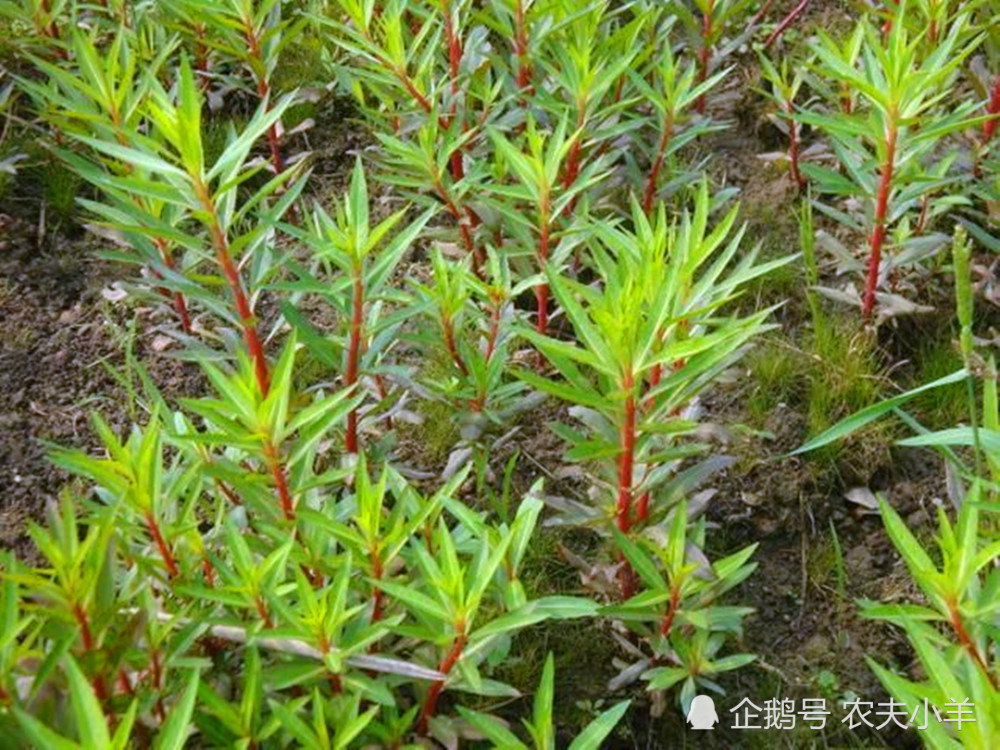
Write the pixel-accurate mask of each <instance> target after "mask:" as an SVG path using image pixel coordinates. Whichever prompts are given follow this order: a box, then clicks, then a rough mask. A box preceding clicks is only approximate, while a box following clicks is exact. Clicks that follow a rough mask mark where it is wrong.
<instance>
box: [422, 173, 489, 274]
mask: <svg viewBox="0 0 1000 750" xmlns="http://www.w3.org/2000/svg"><path fill="white" fill-rule="evenodd" d="M436 169H437V168H436V166H434V165H431V174H432V175H433V178H432V184H433V186H434V192H436V193H437V195H438V197H439V198H440V199H441V202H442V203H444V207H445V210H446V211H447V212H448V213H449V214H451V217H452V218H453V219H454V220H455V222H456V223H457V224H458V234H459V237H460V238H461V240H462V247H463V248H464V250H465V252H466V253H468V254H469V255H471V256H472V260H473V270H474V271H475V273H476V275H477V276H479V275H481V274H482V267H483V263H484V261H485V259H484V258H483V253H482V251H481V250H480V249H479V248H478V247H476V243H475V240H474V238H473V236H472V227H473V224H474V222H475V213H474V212H473V211H472V209H471V208H469V207H467V206H466V207H465V211H464V212H463V211H462V210H461V209H460V208H459V207H458V205H456V203H455V201H454V200H453V199H452V197H451V193H449V192H448V189H447V188H446V187H445V185H444V183H443V182H442V181H441V175H440V174H438V173H437V171H436Z"/></svg>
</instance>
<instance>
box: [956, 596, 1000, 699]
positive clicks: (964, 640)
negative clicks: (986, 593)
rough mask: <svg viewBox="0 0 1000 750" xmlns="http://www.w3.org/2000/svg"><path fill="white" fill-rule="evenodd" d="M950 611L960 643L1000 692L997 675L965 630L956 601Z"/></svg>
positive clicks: (994, 687)
mask: <svg viewBox="0 0 1000 750" xmlns="http://www.w3.org/2000/svg"><path fill="white" fill-rule="evenodd" d="M948 611H949V614H950V617H951V626H952V628H953V629H954V630H955V635H956V636H958V642H959V643H960V644H961V645H962V648H964V649H965V650H966V652H967V653H968V654H969V656H970V657H972V661H973V662H974V663H975V665H976V666H977V667H978V668H979V670H980V671H981V672H982V673H983V674H984V675H985V676H986V679H987V680H989V682H990V685H992V686H993V689H994V690H1000V682H998V681H997V677H996V675H995V674H993V672H992V671H990V668H989V667H988V666H987V664H986V661H985V660H984V659H983V655H982V654H981V653H980V652H979V648H978V647H977V646H976V644H975V642H974V641H973V640H972V638H971V636H969V632H968V631H967V630H966V629H965V623H964V622H962V615H961V613H960V612H959V611H958V604H957V603H956V602H954V601H949V602H948Z"/></svg>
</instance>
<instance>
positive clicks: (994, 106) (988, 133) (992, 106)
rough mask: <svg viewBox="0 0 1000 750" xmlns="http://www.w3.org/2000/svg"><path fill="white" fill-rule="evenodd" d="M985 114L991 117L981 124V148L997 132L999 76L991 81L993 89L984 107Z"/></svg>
mask: <svg viewBox="0 0 1000 750" xmlns="http://www.w3.org/2000/svg"><path fill="white" fill-rule="evenodd" d="M986 114H988V115H993V117H992V119H989V120H987V121H986V122H984V123H983V138H982V144H981V145H983V146H985V145H986V144H987V143H989V142H990V141H991V140H992V139H993V134H994V133H995V132H996V130H997V121H998V120H1000V75H997V76H996V77H995V78H994V79H993V87H992V89H991V90H990V101H989V103H988V104H987V105H986Z"/></svg>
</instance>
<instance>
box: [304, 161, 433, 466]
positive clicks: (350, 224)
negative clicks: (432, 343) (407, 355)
mask: <svg viewBox="0 0 1000 750" xmlns="http://www.w3.org/2000/svg"><path fill="white" fill-rule="evenodd" d="M406 211H407V210H406V209H405V208H403V209H400V210H399V211H397V212H395V213H394V214H392V215H391V216H389V217H387V218H385V219H383V220H382V221H381V222H379V223H378V224H377V225H376V226H374V227H372V226H370V221H369V206H368V186H367V182H366V180H365V173H364V169H363V167H362V165H361V160H360V159H358V160H357V161H356V162H355V166H354V172H353V174H352V176H351V185H350V190H349V191H348V193H347V195H346V196H344V201H343V205H342V206H338V207H337V214H336V216H335V217H331V216H330V215H329V214H328V213H327V212H326V211H324V210H323V208H322V207H321V206H317V207H316V210H315V213H314V217H313V222H314V225H315V230H314V232H313V233H311V234H308V233H304V232H296V231H295V229H294V228H293V227H286V228H285V229H286V231H288V232H289V233H290V234H293V235H296V236H298V237H300V238H302V239H303V240H305V241H306V242H308V243H309V244H310V245H312V246H313V248H314V249H315V257H316V261H317V266H318V268H319V269H322V271H323V272H324V275H325V276H328V277H329V276H332V275H333V273H334V272H335V271H339V272H341V273H342V274H344V277H345V281H343V282H341V281H339V280H337V281H335V282H334V283H333V284H332V285H330V286H329V287H327V288H324V286H323V284H322V282H320V281H319V280H317V278H316V276H315V275H313V274H312V273H310V272H309V271H308V270H306V269H299V274H298V275H299V277H300V278H301V279H302V282H301V283H300V284H298V285H296V284H292V285H291V286H290V287H287V288H290V289H292V290H302V291H318V292H319V293H320V294H322V295H323V297H324V298H325V299H326V300H327V301H328V302H329V303H330V304H331V305H333V306H334V307H335V308H340V309H341V313H342V314H343V315H344V317H345V318H346V319H347V320H348V321H349V332H348V334H347V336H346V339H347V346H346V347H344V349H345V350H346V361H345V362H344V363H343V370H342V371H343V373H344V384H345V386H346V387H348V388H355V387H357V386H358V383H359V381H360V378H361V375H362V372H363V371H364V372H365V373H367V374H371V375H373V376H374V377H375V378H376V379H378V378H379V368H380V364H381V363H380V360H381V359H382V358H383V356H384V354H385V351H384V350H385V349H386V348H387V347H388V345H389V344H390V343H391V336H392V334H393V333H395V331H396V330H397V329H398V327H399V325H400V323H401V322H402V319H401V318H400V316H398V315H384V313H383V304H384V303H385V302H389V301H391V300H392V298H393V295H391V294H390V290H389V284H388V281H389V279H390V278H391V276H392V274H393V272H394V271H395V269H396V266H397V264H398V263H399V261H400V259H401V258H402V256H403V254H404V253H405V252H406V251H407V250H408V249H409V247H410V245H411V243H412V242H413V241H414V240H415V239H416V238H417V235H419V234H420V231H421V230H422V229H423V228H424V225H425V224H426V223H427V222H428V220H429V219H430V218H431V216H432V213H431V212H430V211H428V212H425V213H424V214H423V215H422V216H421V217H420V218H418V219H417V220H416V221H414V222H412V223H411V224H410V225H409V226H407V227H406V228H405V229H403V230H402V231H398V232H397V233H395V235H394V236H392V239H391V240H389V241H387V242H386V240H387V238H388V237H389V236H390V234H391V233H392V232H393V230H394V229H395V227H396V225H397V224H399V222H400V221H401V220H402V218H403V216H404V215H405V214H406ZM344 286H349V287H350V294H349V295H348V296H345V295H344V294H343V288H344ZM284 311H285V314H286V316H288V317H289V318H290V319H291V320H292V321H293V322H294V323H296V325H298V326H299V328H300V329H302V330H303V331H304V333H305V336H306V340H307V341H308V342H310V343H311V345H312V349H313V351H314V353H316V355H317V356H318V357H320V358H321V359H323V360H325V361H327V362H328V363H330V364H334V362H335V360H334V358H333V354H332V353H331V342H330V341H328V340H325V339H323V338H322V337H321V336H320V335H318V334H317V333H316V331H315V329H313V328H312V326H310V325H309V324H308V323H307V322H306V321H305V320H304V319H303V318H302V316H301V315H299V314H298V313H297V312H296V311H295V309H294V307H292V306H291V305H288V304H286V305H285V307H284ZM377 382H378V381H377ZM358 418H359V414H358V410H357V409H353V410H352V411H351V412H350V414H349V415H348V422H347V434H346V437H345V441H346V442H345V446H346V449H347V452H348V453H357V452H358V446H359V439H358Z"/></svg>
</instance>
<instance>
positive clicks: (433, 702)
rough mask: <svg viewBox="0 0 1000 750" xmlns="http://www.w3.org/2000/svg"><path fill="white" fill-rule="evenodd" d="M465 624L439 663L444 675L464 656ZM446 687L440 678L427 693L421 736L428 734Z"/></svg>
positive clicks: (418, 729)
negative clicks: (439, 699)
mask: <svg viewBox="0 0 1000 750" xmlns="http://www.w3.org/2000/svg"><path fill="white" fill-rule="evenodd" d="M465 640H466V635H465V625H464V624H463V623H460V624H459V627H458V635H457V636H456V637H455V641H454V643H453V644H452V646H451V651H449V652H448V655H447V656H445V658H444V659H443V660H442V661H441V664H440V665H438V672H440V673H441V674H443V675H448V674H449V673H450V672H451V670H452V668H454V666H455V664H456V663H457V662H458V660H459V659H460V658H461V656H462V650H463V649H464V648H465ZM443 689H444V680H438V681H437V682H435V683H434V684H433V685H431V688H430V690H429V691H428V693H427V698H426V700H424V706H423V709H422V710H421V711H420V721H419V722H418V724H417V732H418V734H420V735H421V736H424V735H426V734H427V726H428V724H429V723H430V720H431V718H432V717H433V716H434V712H435V711H436V710H437V702H438V697H439V696H440V695H441V691H442V690H443Z"/></svg>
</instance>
